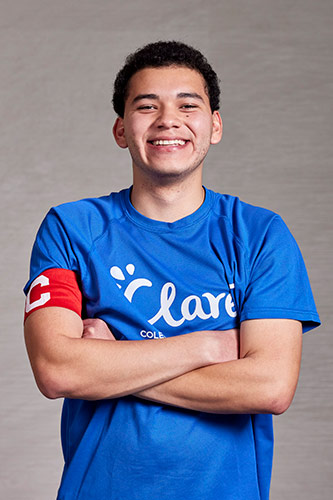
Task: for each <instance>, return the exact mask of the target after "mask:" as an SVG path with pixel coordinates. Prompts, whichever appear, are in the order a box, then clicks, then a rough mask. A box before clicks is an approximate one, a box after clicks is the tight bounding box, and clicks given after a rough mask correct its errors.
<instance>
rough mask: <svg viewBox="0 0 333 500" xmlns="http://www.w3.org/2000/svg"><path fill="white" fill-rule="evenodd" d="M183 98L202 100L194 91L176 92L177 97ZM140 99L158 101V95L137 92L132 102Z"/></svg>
mask: <svg viewBox="0 0 333 500" xmlns="http://www.w3.org/2000/svg"><path fill="white" fill-rule="evenodd" d="M185 98H190V99H199V100H200V101H203V98H202V97H201V95H200V94H197V93H196V92H180V93H179V94H177V99H185ZM142 99H149V100H154V101H158V100H159V96H158V95H157V94H138V95H137V96H136V97H134V99H133V101H132V103H133V104H134V103H135V102H137V101H141V100H142Z"/></svg>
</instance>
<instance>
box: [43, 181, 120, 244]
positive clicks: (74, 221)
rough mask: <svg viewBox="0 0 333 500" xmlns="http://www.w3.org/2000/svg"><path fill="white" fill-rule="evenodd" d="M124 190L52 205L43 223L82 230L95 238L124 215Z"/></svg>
mask: <svg viewBox="0 0 333 500" xmlns="http://www.w3.org/2000/svg"><path fill="white" fill-rule="evenodd" d="M124 191H126V190H124ZM124 191H120V192H113V193H111V194H109V195H105V196H101V197H98V198H84V199H81V200H77V201H71V202H67V203H63V204H61V205H57V206H55V207H52V208H51V209H50V210H49V212H48V214H47V215H46V217H45V219H44V222H43V224H47V225H56V226H59V225H60V226H62V227H63V228H64V229H65V230H66V231H67V232H68V233H72V232H73V231H74V232H80V231H82V232H83V233H84V234H85V235H86V236H88V235H90V239H92V240H94V239H96V238H98V237H99V235H100V234H102V233H103V232H104V231H105V230H106V228H107V227H109V226H110V223H112V221H114V220H118V219H120V218H122V217H123V213H124V210H123V203H122V199H123V193H124ZM43 224H42V225H43Z"/></svg>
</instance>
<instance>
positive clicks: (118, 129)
mask: <svg viewBox="0 0 333 500" xmlns="http://www.w3.org/2000/svg"><path fill="white" fill-rule="evenodd" d="M112 132H113V136H114V138H115V141H116V143H117V144H118V146H120V147H121V148H124V149H125V148H127V141H126V136H125V127H124V120H123V119H122V118H120V116H118V118H117V119H116V121H115V123H114V125H113V129H112Z"/></svg>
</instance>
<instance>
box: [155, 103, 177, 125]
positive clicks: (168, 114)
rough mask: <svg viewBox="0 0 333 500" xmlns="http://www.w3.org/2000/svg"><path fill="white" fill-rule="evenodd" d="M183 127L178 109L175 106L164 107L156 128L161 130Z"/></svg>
mask: <svg viewBox="0 0 333 500" xmlns="http://www.w3.org/2000/svg"><path fill="white" fill-rule="evenodd" d="M180 125H181V120H180V117H179V115H178V113H177V109H175V108H174V107H173V106H162V107H161V109H160V112H159V115H158V117H157V119H156V126H157V127H158V128H159V129H168V128H174V127H175V128H178V127H180Z"/></svg>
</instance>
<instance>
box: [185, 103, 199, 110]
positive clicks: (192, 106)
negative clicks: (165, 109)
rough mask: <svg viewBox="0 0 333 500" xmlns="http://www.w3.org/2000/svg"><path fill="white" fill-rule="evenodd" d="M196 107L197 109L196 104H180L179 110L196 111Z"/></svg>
mask: <svg viewBox="0 0 333 500" xmlns="http://www.w3.org/2000/svg"><path fill="white" fill-rule="evenodd" d="M197 107H198V106H197V104H182V105H181V108H182V109H185V110H189V109H196V108H197Z"/></svg>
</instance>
